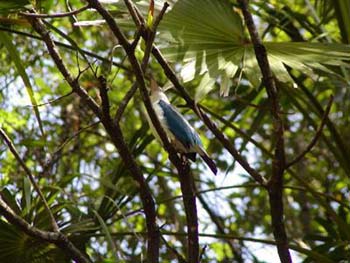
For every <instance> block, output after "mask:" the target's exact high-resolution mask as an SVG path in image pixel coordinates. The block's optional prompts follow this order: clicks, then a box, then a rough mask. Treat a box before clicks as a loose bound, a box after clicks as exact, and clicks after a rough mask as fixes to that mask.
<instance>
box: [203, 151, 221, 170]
mask: <svg viewBox="0 0 350 263" xmlns="http://www.w3.org/2000/svg"><path fill="white" fill-rule="evenodd" d="M200 156H201V157H202V159H203V160H204V161H205V162H206V164H207V165H208V166H209V168H210V170H212V172H213V173H214V175H216V173H217V172H218V169H217V168H216V164H215V163H214V161H213V160H212V159H211V158H210V157H209V156H208V154H207V153H206V152H205V151H201V153H200Z"/></svg>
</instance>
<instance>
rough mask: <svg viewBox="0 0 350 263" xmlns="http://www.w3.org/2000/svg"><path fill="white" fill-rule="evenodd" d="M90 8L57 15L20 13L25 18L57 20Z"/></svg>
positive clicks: (84, 7) (85, 7) (86, 6)
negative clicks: (56, 18)
mask: <svg viewBox="0 0 350 263" xmlns="http://www.w3.org/2000/svg"><path fill="white" fill-rule="evenodd" d="M89 8H90V5H85V6H83V7H81V8H79V9H76V10H73V11H70V12H66V13H57V14H51V15H50V14H35V13H24V12H19V14H20V15H22V16H25V17H36V18H55V17H66V16H73V15H76V14H79V13H81V12H83V11H85V10H87V9H89Z"/></svg>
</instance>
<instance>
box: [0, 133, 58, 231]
mask: <svg viewBox="0 0 350 263" xmlns="http://www.w3.org/2000/svg"><path fill="white" fill-rule="evenodd" d="M0 135H1V137H2V138H3V140H4V141H5V143H6V145H7V147H8V148H9V149H10V151H11V153H12V154H13V156H14V157H15V158H16V160H17V161H18V163H19V164H20V166H21V167H22V168H23V170H24V171H25V172H26V174H27V176H28V178H29V180H30V182H31V183H32V185H33V187H34V189H35V191H36V192H37V193H38V195H39V197H40V199H41V201H42V202H43V204H44V207H45V209H46V211H47V213H48V215H49V217H50V221H51V226H52V229H53V231H54V232H59V228H58V225H57V222H56V220H55V217H54V216H53V214H52V212H51V210H50V207H49V204H48V203H47V201H46V199H45V196H44V194H43V193H42V192H41V190H40V188H39V185H38V184H37V183H36V181H35V179H34V176H33V175H32V172H31V171H30V169H29V168H28V166H27V165H26V164H25V163H24V161H23V160H22V158H21V157H20V156H19V153H18V152H17V150H16V148H15V146H14V145H13V143H12V141H11V139H10V138H9V137H8V136H7V134H6V133H5V131H4V130H3V129H2V128H0Z"/></svg>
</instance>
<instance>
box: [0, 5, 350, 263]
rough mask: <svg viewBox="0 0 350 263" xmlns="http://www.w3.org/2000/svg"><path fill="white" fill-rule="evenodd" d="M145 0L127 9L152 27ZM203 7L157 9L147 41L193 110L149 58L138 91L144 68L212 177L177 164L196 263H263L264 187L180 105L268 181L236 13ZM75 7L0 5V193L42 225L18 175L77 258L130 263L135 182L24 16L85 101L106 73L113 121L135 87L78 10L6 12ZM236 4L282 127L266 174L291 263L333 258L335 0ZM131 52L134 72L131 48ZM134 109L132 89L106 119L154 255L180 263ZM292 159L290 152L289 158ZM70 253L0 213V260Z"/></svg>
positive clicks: (343, 183)
mask: <svg viewBox="0 0 350 263" xmlns="http://www.w3.org/2000/svg"><path fill="white" fill-rule="evenodd" d="M100 2H107V1H100ZM109 2H111V3H109V4H107V3H106V4H104V5H103V7H104V8H105V9H107V10H109V11H110V13H111V14H112V15H113V17H114V18H115V19H116V22H117V25H118V26H119V27H120V28H121V29H122V31H123V33H124V34H125V36H127V38H128V40H129V41H130V42H131V41H133V40H134V39H135V38H138V37H139V35H138V33H137V32H138V31H137V29H136V28H137V27H136V26H135V24H134V21H133V19H132V17H131V15H130V14H129V11H128V9H127V7H126V6H125V4H124V1H109ZM126 2H128V1H126ZM149 2H151V1H135V3H137V5H136V6H137V8H138V9H139V10H140V11H141V13H142V15H143V17H144V18H145V20H147V16H148V20H149V23H150V25H152V22H150V14H149V13H148V10H149ZM215 2H216V1H212V0H200V1H199V0H178V1H175V0H174V1H169V3H170V7H169V8H168V10H167V13H166V14H165V15H164V17H163V19H162V20H161V21H160V25H159V27H158V34H157V35H156V38H155V45H156V46H158V47H159V50H160V52H162V54H164V57H165V59H166V60H167V61H168V62H169V65H170V66H171V67H172V68H173V69H174V70H175V73H176V76H177V79H178V80H179V81H180V83H181V84H182V85H183V87H185V91H186V92H187V93H188V95H189V98H190V99H193V100H195V102H196V103H198V104H196V106H195V107H191V105H190V103H189V99H188V98H186V96H184V95H183V93H182V92H181V90H180V91H179V90H178V89H177V88H174V87H173V86H174V80H172V79H171V78H170V77H169V75H168V74H166V72H164V66H163V65H161V64H160V63H159V61H158V60H157V59H156V58H155V57H154V56H152V55H151V59H150V62H149V63H148V68H147V70H146V71H145V79H146V84H147V85H148V84H149V78H150V76H151V75H152V76H153V77H154V78H155V79H156V80H157V81H158V83H159V84H160V85H161V86H164V87H166V88H170V89H168V90H167V95H168V96H169V97H170V98H171V101H172V103H173V104H174V105H176V106H177V107H178V108H179V109H180V111H181V112H182V113H183V114H184V115H185V116H186V118H187V120H188V121H189V122H190V123H191V124H192V125H193V126H194V127H196V129H197V130H198V132H199V133H200V135H201V138H202V141H203V144H204V146H205V148H206V149H207V151H208V153H209V154H210V155H211V157H212V158H213V159H214V161H215V162H216V164H217V166H218V168H219V173H218V175H217V176H213V174H212V173H211V171H210V170H209V169H208V167H206V165H205V163H204V162H202V161H201V160H200V159H198V160H197V161H196V162H195V163H191V164H190V166H191V176H193V178H194V181H195V187H194V188H195V191H196V197H197V214H198V224H199V228H198V230H199V245H200V254H201V262H277V261H278V260H279V258H278V256H277V253H276V252H275V251H276V249H275V247H276V240H278V238H279V237H280V236H279V235H278V233H276V231H275V230H276V228H275V225H274V220H273V219H271V217H273V216H272V213H274V211H273V209H270V205H271V204H272V203H273V202H272V203H271V198H272V195H271V188H269V187H268V186H266V185H263V184H262V183H261V182H259V181H258V180H257V178H256V177H254V176H253V175H252V173H251V172H250V171H247V169H245V167H242V166H241V165H240V163H241V161H239V160H237V158H234V156H233V155H232V151H230V150H229V149H230V148H229V146H228V145H227V144H225V143H223V140H220V139H218V138H219V136H217V134H214V133H213V130H212V128H210V125H209V126H208V123H207V122H204V121H203V118H201V116H200V114H198V111H197V112H196V108H197V109H198V108H200V109H201V111H202V112H203V114H205V115H206V116H208V117H209V119H210V120H211V121H212V122H213V123H215V124H216V127H217V128H218V130H219V131H220V133H221V134H222V135H223V136H225V138H226V139H227V142H229V143H230V145H232V147H234V148H235V149H236V150H237V152H238V154H239V155H240V156H241V157H242V159H243V160H244V161H246V162H247V163H248V164H249V167H251V168H252V169H253V170H254V171H256V173H257V174H259V175H260V176H261V178H264V180H265V179H266V180H270V179H271V178H273V175H274V173H275V171H274V167H275V166H274V165H275V162H276V160H277V159H276V158H277V157H278V154H277V155H276V153H275V148H276V145H278V144H279V140H278V138H277V137H276V133H275V128H276V119H275V118H274V117H273V109H271V107H272V106H271V105H272V100H271V98H270V96H269V95H268V92H267V89H266V86H267V85H266V83H264V82H262V77H263V73H261V71H260V68H259V66H258V62H257V60H256V58H255V52H254V46H253V44H252V42H251V40H250V35H249V33H248V31H247V30H246V24H245V22H244V21H245V20H244V18H243V14H242V11H241V6H240V5H239V4H238V3H236V1H228V0H227V1H226V0H221V1H217V3H215ZM238 2H240V1H238ZM85 4H87V2H86V1H79V0H67V1H58V0H46V1H45V0H41V1H40V0H36V1H25V0H21V1H19V0H16V1H0V56H1V59H0V128H1V129H2V132H3V134H5V133H6V134H7V136H8V137H9V138H10V139H11V140H12V142H13V145H14V147H15V148H16V150H17V152H18V157H19V158H20V160H18V158H16V157H15V155H14V154H13V152H11V151H10V148H9V146H8V144H7V143H6V140H5V139H4V137H3V136H0V138H1V140H0V191H1V192H0V197H1V198H0V200H2V201H3V203H6V204H7V205H8V206H9V207H10V208H11V210H12V211H14V212H15V214H16V215H18V216H19V217H21V218H22V219H24V220H25V221H26V222H28V223H29V225H30V226H34V227H36V228H38V229H40V230H45V231H53V230H54V229H53V225H52V220H51V219H50V216H49V213H48V212H47V209H46V207H45V204H44V203H43V201H42V199H41V198H40V196H39V195H40V194H39V193H38V191H37V189H35V184H34V185H33V183H32V182H31V178H30V176H28V171H25V170H24V166H26V167H27V168H28V170H29V174H30V173H31V174H32V175H33V177H34V180H35V182H36V183H37V185H38V186H39V188H40V190H41V192H42V193H43V195H44V197H45V200H46V201H47V203H48V206H49V207H50V210H51V212H52V214H53V216H54V218H55V221H56V222H57V224H58V227H59V229H60V231H61V232H62V233H63V234H64V235H65V236H66V237H68V238H69V240H70V241H71V242H72V243H73V244H74V245H75V246H76V248H77V249H79V250H80V251H81V252H82V253H83V254H85V253H86V254H87V255H88V256H89V257H90V259H91V260H92V261H93V262H141V261H142V260H146V258H147V252H146V251H147V246H149V244H148V242H147V233H146V232H147V228H146V219H145V218H146V216H147V215H145V213H144V206H143V204H144V203H143V202H142V201H143V199H142V198H143V195H142V194H141V195H140V184H139V183H138V182H137V180H135V178H136V177H135V176H133V175H132V171H131V170H130V169H129V164H128V163H126V162H125V160H124V159H123V158H122V157H121V156H122V153H121V152H120V151H119V149H118V143H116V142H115V141H114V139H113V137H111V135H110V131H109V130H108V127H107V128H106V125H105V123H106V122H104V120H103V118H102V120H101V118H100V117H99V116H98V114H96V111H94V110H93V108H91V107H90V106H89V105H88V103H87V102H86V100H84V99H83V98H82V96H80V95H79V92H77V90H76V89H75V90H74V88H73V87H72V86H71V85H70V84H71V83H70V82H69V81H68V80H67V78H66V76H64V75H62V71H60V68H59V67H58V65H57V61H55V60H54V59H53V57H52V54H51V53H50V52H48V49H47V46H46V45H45V43H44V40H43V38H44V36H43V35H40V33H39V32H38V30H35V26H33V22H32V20H31V19H34V20H35V19H37V20H42V21H43V25H44V27H45V28H46V29H47V30H49V31H50V32H51V34H50V36H51V38H52V39H53V40H54V41H55V44H56V47H57V50H58V52H59V54H60V56H61V58H62V61H63V62H64V65H65V67H66V69H67V70H68V72H69V73H70V75H71V76H73V78H75V80H76V81H77V82H78V83H79V85H80V87H81V88H82V89H83V90H84V91H86V92H87V94H88V95H89V96H90V97H91V98H92V99H93V100H94V101H95V102H96V103H97V104H98V105H99V106H101V105H102V104H103V101H104V98H103V93H101V89H100V88H99V87H100V85H101V81H100V80H101V78H100V77H101V76H102V77H103V78H104V79H106V81H107V85H108V99H109V105H110V107H109V111H110V114H111V117H112V121H113V122H117V121H116V117H115V116H116V115H117V111H118V110H119V109H120V105H122V104H123V103H124V102H125V95H126V94H128V91H129V90H130V89H131V88H132V86H133V84H134V83H135V82H136V78H135V72H134V67H133V64H132V63H131V62H130V60H129V59H128V56H127V53H126V52H125V50H124V48H123V47H122V46H120V45H119V44H120V42H118V40H117V39H116V37H115V35H114V34H113V31H112V30H111V28H110V27H109V26H108V25H107V23H106V21H105V20H104V19H103V18H101V15H100V14H99V13H98V12H97V11H96V10H94V9H84V8H83V9H82V10H81V12H77V13H74V12H73V13H72V14H71V15H67V16H62V17H48V18H42V19H41V18H31V17H28V16H26V15H25V14H22V13H21V12H27V13H28V12H31V11H30V10H32V8H34V9H35V10H36V12H38V13H42V14H58V13H66V12H71V11H72V10H78V9H79V8H82V7H83V6H84V5H85ZM162 6H163V1H155V15H154V16H156V15H157V14H158V13H159V11H160V10H161V8H162ZM249 11H250V12H252V14H253V18H254V21H255V25H256V26H257V31H258V33H259V35H260V37H261V38H262V40H263V43H264V44H265V46H266V49H267V54H268V59H269V62H270V66H271V71H272V74H273V79H274V83H275V85H276V87H277V90H278V98H277V102H278V104H279V105H280V109H279V112H277V114H278V116H279V117H280V118H281V122H282V123H283V128H284V133H283V140H284V145H283V149H284V151H285V152H284V154H285V159H286V163H287V166H284V167H283V169H282V170H283V171H282V174H283V185H281V187H282V186H283V197H281V198H282V200H283V204H284V209H283V211H282V210H281V212H283V221H284V229H285V231H286V234H287V237H288V244H289V249H290V250H291V254H292V258H293V261H294V262H340V261H342V260H344V262H347V261H346V260H348V259H349V258H350V246H349V242H350V206H349V198H350V192H349V176H350V118H349V116H350V87H349V86H350V71H349V60H350V55H349V54H350V47H349V42H350V32H349V30H350V19H349V13H350V4H348V2H347V1H317V0H310V1H309V0H281V1H272V0H271V1H251V3H250V4H249ZM153 21H154V19H153ZM134 53H135V55H136V58H137V59H138V60H139V62H140V63H141V61H142V59H143V56H144V54H145V53H146V51H145V41H144V40H140V41H139V43H138V46H137V47H136V50H135V52H134ZM222 95H225V96H222ZM101 96H102V98H101ZM331 103H332V105H331ZM35 105H36V106H35ZM327 105H328V106H329V107H330V106H331V108H329V107H328V108H327ZM101 107H102V106H101ZM275 113H276V112H275ZM145 114H146V110H145V107H144V106H143V97H142V94H141V95H140V93H139V92H136V93H135V94H134V95H133V97H132V99H131V100H130V102H129V103H128V105H127V107H126V108H125V111H124V112H122V115H121V116H119V117H120V119H119V124H120V128H121V131H122V134H123V136H124V138H123V140H124V142H125V143H126V145H127V148H128V149H129V151H130V152H131V153H132V154H133V157H134V158H135V160H136V164H137V167H139V169H140V171H141V172H142V175H143V177H144V179H145V183H146V185H148V186H149V188H150V192H151V194H152V196H153V198H154V200H155V206H156V218H157V221H156V223H157V224H158V226H159V227H160V235H161V237H160V246H159V247H160V249H159V261H160V262H186V257H187V255H186V251H187V247H188V243H187V239H188V236H187V235H186V233H187V232H186V231H187V227H186V225H187V220H188V218H187V217H186V214H187V213H186V211H185V208H184V203H183V199H182V187H180V183H179V175H178V169H176V167H175V166H174V165H173V164H172V163H171V162H170V161H169V159H168V153H167V152H166V151H165V150H164V149H163V147H162V146H161V144H160V143H159V142H158V141H156V140H155V139H154V137H153V135H152V133H151V132H150V130H149V125H148V123H147V121H146V118H145V116H146V115H145ZM303 152H304V154H303V155H301V154H302V153H303ZM276 156H277V157H276ZM298 156H300V157H302V158H299V159H297V160H296V162H295V163H292V164H291V163H290V162H291V161H293V160H295V159H296V158H297V157H298ZM123 160H124V161H123ZM20 162H22V164H21V163H20ZM288 164H291V165H288ZM269 193H270V194H269ZM269 200H270V202H269ZM272 201H273V200H272ZM3 203H0V204H3ZM186 209H187V208H186ZM277 212H278V211H277ZM282 236H283V235H282ZM280 257H281V260H282V261H283V256H281V254H280ZM70 258H71V255H70V254H69V253H66V251H65V248H64V247H62V246H60V245H57V246H56V245H55V243H54V242H51V243H50V242H43V241H42V240H40V238H39V237H38V236H35V235H30V234H29V233H28V232H26V231H24V230H23V229H22V228H21V227H19V226H18V225H16V224H15V223H14V222H12V221H11V220H9V219H8V217H7V216H5V213H4V211H3V210H1V209H0V262H71V259H70ZM187 262H188V261H187Z"/></svg>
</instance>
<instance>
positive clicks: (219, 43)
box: [160, 0, 350, 95]
mask: <svg viewBox="0 0 350 263" xmlns="http://www.w3.org/2000/svg"><path fill="white" fill-rule="evenodd" d="M199 7H200V12H198V10H199ZM160 30H161V31H162V32H163V34H161V35H160V36H161V37H163V38H166V39H167V40H168V42H169V45H168V46H165V47H164V48H163V49H162V51H163V53H164V54H165V55H166V57H167V58H168V59H170V60H173V61H176V62H179V61H180V60H182V61H183V68H182V69H181V76H182V77H183V81H184V82H187V81H191V80H193V79H194V78H196V77H198V76H199V75H203V74H204V73H205V72H209V76H210V78H212V79H213V80H216V79H217V78H219V76H221V78H222V79H225V78H223V77H222V74H226V77H227V78H232V77H233V76H234V74H235V72H236V71H237V70H238V69H239V67H242V68H243V71H244V72H245V76H246V78H247V79H248V80H249V81H250V82H251V84H252V85H253V86H254V87H257V86H258V85H259V84H260V83H261V73H260V68H259V66H258V63H257V60H256V57H255V52H254V49H253V45H252V44H251V43H247V41H246V40H245V39H244V34H243V26H242V21H241V18H240V16H239V15H238V14H237V13H236V12H235V11H234V9H233V7H232V6H231V4H230V2H229V1H228V0H222V1H217V2H216V1H210V0H179V1H178V2H177V3H176V4H175V5H174V7H173V9H172V10H171V11H170V12H169V13H168V14H166V16H165V18H164V21H163V22H162V24H161V25H160ZM165 32H168V33H170V34H165ZM169 35H170V36H169ZM264 45H265V47H266V49H267V51H268V59H269V62H270V65H271V70H272V72H273V73H274V75H275V76H276V77H277V78H278V79H279V80H280V81H282V82H288V83H292V82H293V81H292V79H291V78H290V76H289V74H288V71H287V69H286V66H289V67H291V68H293V69H297V70H300V71H302V72H305V73H307V74H311V73H312V72H313V70H315V69H316V70H318V71H324V72H327V73H332V74H335V73H334V72H333V71H332V70H331V69H330V66H343V65H345V62H344V61H348V60H350V47H349V46H347V45H343V44H324V43H306V42H300V43H299V42H290V43H289V42H273V43H271V42H267V43H264ZM202 88H203V89H205V90H204V91H197V93H199V94H201V95H206V93H207V92H206V91H207V90H208V87H204V86H203V85H202V86H201V87H200V89H202ZM221 93H222V92H221ZM225 93H227V90H225Z"/></svg>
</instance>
